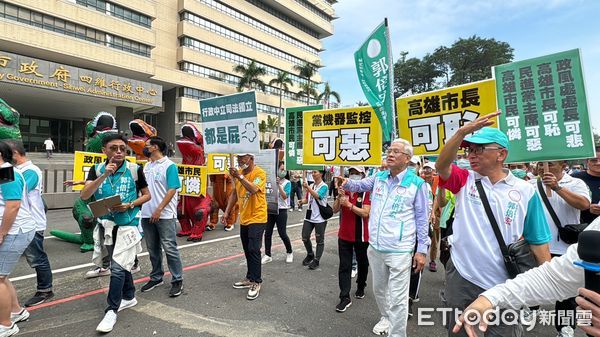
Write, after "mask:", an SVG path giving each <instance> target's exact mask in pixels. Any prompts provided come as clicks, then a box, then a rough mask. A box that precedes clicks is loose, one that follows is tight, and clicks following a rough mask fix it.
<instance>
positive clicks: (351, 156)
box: [302, 106, 382, 166]
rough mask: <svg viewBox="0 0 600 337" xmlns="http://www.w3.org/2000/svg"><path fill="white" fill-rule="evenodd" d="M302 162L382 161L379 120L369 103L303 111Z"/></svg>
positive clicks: (334, 163) (345, 163) (347, 162)
mask: <svg viewBox="0 0 600 337" xmlns="http://www.w3.org/2000/svg"><path fill="white" fill-rule="evenodd" d="M303 117H304V118H303V129H304V132H303V135H304V137H303V138H304V140H303V143H302V145H303V151H304V153H303V157H304V158H303V164H310V165H363V166H365V165H372V166H379V165H381V150H382V138H381V124H380V123H379V119H378V118H377V116H376V115H375V112H374V111H373V109H372V108H371V107H367V106H361V107H355V108H343V109H332V110H315V111H305V112H304V115H303Z"/></svg>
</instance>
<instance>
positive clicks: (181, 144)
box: [177, 123, 212, 242]
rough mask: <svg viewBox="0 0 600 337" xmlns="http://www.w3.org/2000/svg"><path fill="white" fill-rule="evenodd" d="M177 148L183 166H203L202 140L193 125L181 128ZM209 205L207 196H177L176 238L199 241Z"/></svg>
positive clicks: (210, 202)
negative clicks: (181, 237) (177, 224)
mask: <svg viewBox="0 0 600 337" xmlns="http://www.w3.org/2000/svg"><path fill="white" fill-rule="evenodd" d="M177 147H178V148H179V152H181V155H182V156H183V160H182V164H183V165H197V166H202V165H204V138H203V137H202V134H201V133H200V131H198V129H197V128H196V127H195V126H194V124H191V123H186V124H184V125H183V126H182V127H181V139H179V140H177ZM211 205H212V199H211V198H210V196H209V195H206V196H200V197H191V196H179V204H178V205H177V211H178V212H177V213H178V216H177V217H178V219H179V224H180V225H181V231H180V232H178V233H177V236H189V237H188V239H187V240H188V241H193V242H198V241H201V240H202V234H203V233H204V228H205V227H206V223H207V221H208V216H209V214H210V211H211Z"/></svg>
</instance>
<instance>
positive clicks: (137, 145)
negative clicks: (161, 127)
mask: <svg viewBox="0 0 600 337" xmlns="http://www.w3.org/2000/svg"><path fill="white" fill-rule="evenodd" d="M129 131H131V137H129V139H128V140H127V145H129V147H130V148H131V149H132V150H133V152H135V157H136V159H137V160H148V158H147V157H146V156H145V155H144V147H145V146H146V141H147V140H148V139H150V138H151V137H155V136H157V133H156V129H155V128H154V127H153V126H152V125H150V124H148V123H146V122H144V121H143V120H141V119H134V120H132V121H131V122H129Z"/></svg>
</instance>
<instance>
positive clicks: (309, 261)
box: [302, 255, 315, 266]
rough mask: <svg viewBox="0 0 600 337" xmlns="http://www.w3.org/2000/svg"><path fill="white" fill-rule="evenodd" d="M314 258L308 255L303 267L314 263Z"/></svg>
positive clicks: (303, 261)
mask: <svg viewBox="0 0 600 337" xmlns="http://www.w3.org/2000/svg"><path fill="white" fill-rule="evenodd" d="M314 258H315V257H314V256H312V255H306V257H305V258H304V260H302V265H303V266H308V265H309V264H310V263H311V262H312V260H314Z"/></svg>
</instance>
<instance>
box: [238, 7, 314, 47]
mask: <svg viewBox="0 0 600 337" xmlns="http://www.w3.org/2000/svg"><path fill="white" fill-rule="evenodd" d="M246 1H248V2H249V3H251V4H253V5H254V6H256V7H258V8H260V9H262V10H263V11H265V12H267V13H269V14H271V15H273V16H274V17H276V18H278V19H280V20H282V21H285V22H287V23H289V24H290V25H292V26H294V27H296V28H298V29H300V30H301V31H303V32H305V33H307V34H308V35H310V36H313V37H316V38H317V39H318V38H320V36H321V34H319V33H318V32H317V31H316V30H314V29H312V28H310V27H308V26H306V25H305V24H303V23H301V22H299V21H296V20H294V19H292V18H290V17H289V16H288V15H286V14H285V13H282V12H281V11H279V10H277V9H275V8H273V7H271V6H269V5H267V4H266V3H263V0H246Z"/></svg>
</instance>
